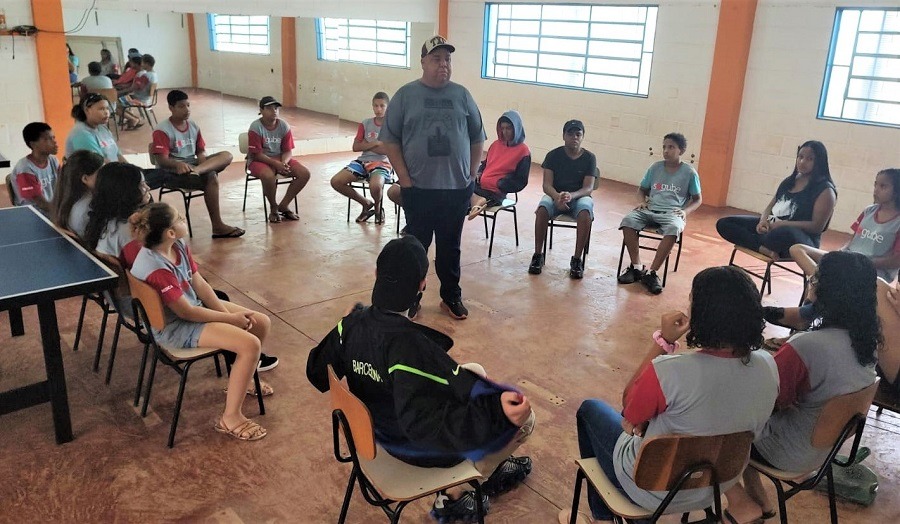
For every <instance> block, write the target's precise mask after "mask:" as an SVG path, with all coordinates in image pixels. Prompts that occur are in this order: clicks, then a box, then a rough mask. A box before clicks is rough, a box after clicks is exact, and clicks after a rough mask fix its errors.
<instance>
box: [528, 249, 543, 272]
mask: <svg viewBox="0 0 900 524" xmlns="http://www.w3.org/2000/svg"><path fill="white" fill-rule="evenodd" d="M543 268H544V254H543V253H535V254H533V255H531V265H530V266H528V272H529V273H531V274H532V275H540V274H541V270H542V269H543Z"/></svg>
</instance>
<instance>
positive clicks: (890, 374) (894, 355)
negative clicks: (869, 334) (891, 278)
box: [872, 278, 900, 416]
mask: <svg viewBox="0 0 900 524" xmlns="http://www.w3.org/2000/svg"><path fill="white" fill-rule="evenodd" d="M876 284H877V286H878V287H877V292H878V318H879V319H881V334H882V336H884V345H883V346H882V347H881V350H880V351H878V370H879V371H880V373H879V375H880V376H881V377H882V378H883V379H884V380H882V381H881V383H880V384H879V386H878V391H877V392H876V393H875V400H873V401H872V403H873V404H874V405H875V406H877V407H878V410H877V411H875V414H876V416H877V415H881V412H882V411H884V410H885V409H887V410H888V411H893V412H894V413H900V384H898V379H900V314H898V312H897V310H895V309H894V307H893V306H892V305H891V304H890V303H889V302H888V300H887V292H888V290H890V289H891V285H890V284H888V283H887V282H885V281H884V280H883V279H881V278H879V279H878V280H877V281H876Z"/></svg>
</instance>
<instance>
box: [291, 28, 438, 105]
mask: <svg viewBox="0 0 900 524" xmlns="http://www.w3.org/2000/svg"><path fill="white" fill-rule="evenodd" d="M434 31H435V28H434V24H431V23H413V24H412V25H411V28H410V33H411V34H410V67H409V69H404V68H398V67H383V66H370V65H365V64H355V63H350V62H327V61H324V60H319V59H318V54H317V50H316V21H315V19H314V18H300V19H298V20H297V63H298V65H297V83H298V84H299V93H298V97H297V103H298V104H299V105H300V107H303V108H306V109H312V110H314V111H321V112H323V113H329V114H332V115H338V116H339V117H341V118H344V119H347V120H355V121H359V120H362V119H364V118H371V116H372V95H374V94H375V93H376V92H378V91H384V92H386V93H387V94H388V95H389V96H393V95H394V93H395V92H396V91H397V89H398V88H399V87H400V86H402V85H403V84H405V83H407V82H410V81H412V80H415V79H417V78H419V77H421V76H422V68H421V65H420V64H419V49H420V48H421V46H422V42H424V41H425V40H427V39H428V38H430V37H431V36H433V35H434Z"/></svg>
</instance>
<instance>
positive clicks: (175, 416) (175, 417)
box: [169, 362, 193, 448]
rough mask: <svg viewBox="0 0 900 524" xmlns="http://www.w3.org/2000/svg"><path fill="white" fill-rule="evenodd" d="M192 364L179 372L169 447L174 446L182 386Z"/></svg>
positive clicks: (188, 363) (182, 392)
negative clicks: (179, 379)
mask: <svg viewBox="0 0 900 524" xmlns="http://www.w3.org/2000/svg"><path fill="white" fill-rule="evenodd" d="M191 364H193V362H187V363H185V365H184V369H182V370H181V382H179V384H178V397H177V398H176V399H175V413H173V414H172V426H171V428H170V429H169V447H170V448H171V447H173V446H174V445H175V430H176V429H177V428H178V416H179V415H181V401H182V399H183V398H184V385H185V384H186V383H187V376H188V370H190V369H191Z"/></svg>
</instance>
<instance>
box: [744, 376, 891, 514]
mask: <svg viewBox="0 0 900 524" xmlns="http://www.w3.org/2000/svg"><path fill="white" fill-rule="evenodd" d="M878 382H879V379H877V378H876V379H875V382H873V383H872V384H871V385H870V386H867V387H865V388H863V389H861V390H859V391H856V392H854V393H849V394H847V395H841V396H839V397H834V398H832V399H831V400H829V401H828V402H826V403H825V406H824V407H823V408H822V411H821V412H820V413H819V418H818V420H817V421H816V426H815V428H814V429H813V434H812V438H811V441H812V445H813V447H814V448H819V449H830V451H829V452H828V456H827V457H826V458H825V461H824V462H823V463H822V465H821V466H818V467H817V468H816V469H815V470H813V471H812V472H803V471H782V470H780V469H778V468H775V467H771V466H767V465H764V464H761V463H759V462H757V461H755V460H750V466H751V467H752V468H753V469H755V470H756V471H759V472H760V473H762V474H763V475H765V476H766V477H768V478H769V480H771V481H772V483H773V484H775V490H776V492H777V493H778V514H779V515H781V524H787V521H788V518H787V504H786V502H787V499H789V498H791V497H793V496H794V495H796V494H797V493H799V492H801V491H806V490H810V489H813V488H814V487H816V485H817V484H818V483H819V482H820V481H821V480H822V477H823V476H824V477H826V478H827V479H828V507H829V509H830V510H831V523H832V524H837V521H838V515H837V504H836V502H835V497H834V477H833V476H832V473H831V468H832V465H837V466H841V467H846V466H849V465H850V464H853V463H854V462H856V452H857V450H858V449H859V441H860V439H861V438H862V434H863V429H865V427H866V413H868V412H869V407H870V406H871V405H872V399H873V398H874V397H875V391H876V390H877V389H878ZM851 435H853V447H852V448H851V449H850V453H849V455H848V459H847V461H846V462H841V461H840V460H838V459H837V458H836V455H837V453H838V451H840V449H841V446H842V445H843V444H844V441H845V440H847V439H848V438H850V436H851ZM784 484H787V485H788V486H790V489H788V490H786V491H785V489H784Z"/></svg>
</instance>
